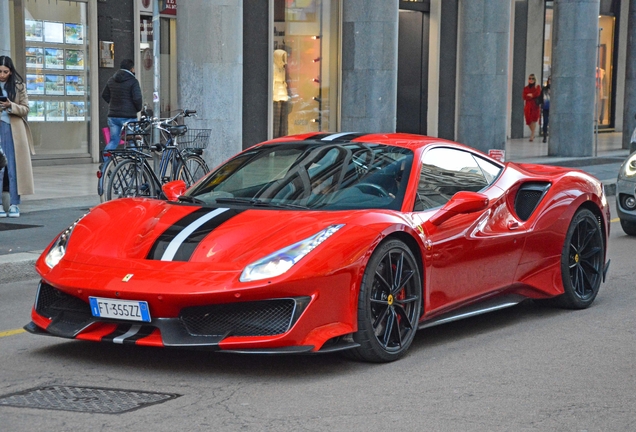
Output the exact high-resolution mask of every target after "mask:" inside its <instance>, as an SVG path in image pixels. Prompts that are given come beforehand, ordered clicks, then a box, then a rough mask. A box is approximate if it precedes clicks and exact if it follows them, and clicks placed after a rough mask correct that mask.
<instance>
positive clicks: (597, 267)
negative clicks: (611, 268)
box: [557, 209, 605, 309]
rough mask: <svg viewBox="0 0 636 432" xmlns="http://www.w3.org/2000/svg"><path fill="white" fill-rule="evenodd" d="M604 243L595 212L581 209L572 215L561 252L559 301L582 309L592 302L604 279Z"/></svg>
mask: <svg viewBox="0 0 636 432" xmlns="http://www.w3.org/2000/svg"><path fill="white" fill-rule="evenodd" d="M604 260H605V247H604V240H603V233H602V232H601V226H600V224H599V221H598V220H597V219H596V216H594V213H592V212H591V211H589V210H587V209H581V210H579V211H578V212H576V214H575V215H574V218H573V219H572V222H570V227H569V228H568V231H567V234H566V236H565V243H564V245H563V251H562V253H561V277H562V281H563V288H564V291H565V292H564V293H563V294H562V295H561V296H560V297H558V298H557V301H558V304H559V305H560V306H562V307H565V308H568V309H584V308H586V307H588V306H590V305H591V304H592V302H593V301H594V299H595V298H596V295H597V294H598V291H599V288H600V286H601V281H602V279H603V265H604Z"/></svg>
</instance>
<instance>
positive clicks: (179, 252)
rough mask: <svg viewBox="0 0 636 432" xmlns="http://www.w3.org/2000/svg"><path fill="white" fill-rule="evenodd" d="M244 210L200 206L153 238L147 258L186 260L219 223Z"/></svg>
mask: <svg viewBox="0 0 636 432" xmlns="http://www.w3.org/2000/svg"><path fill="white" fill-rule="evenodd" d="M243 211H245V210H236V209H229V208H218V209H214V210H211V209H209V208H201V209H198V210H195V211H194V212H192V213H190V214H189V215H187V216H185V217H184V218H182V219H180V220H179V221H177V222H176V223H175V224H174V225H172V226H171V227H170V228H168V229H167V230H166V231H165V232H164V233H163V234H161V235H160V236H159V238H157V240H155V243H154V244H153V245H152V247H151V248H150V252H149V253H148V257H147V258H148V259H153V260H161V261H188V260H189V259H190V257H191V256H192V253H193V252H194V250H195V249H196V247H197V246H198V245H199V243H201V240H203V239H204V238H205V237H207V235H208V234H210V233H211V232H212V231H213V230H214V229H216V228H217V227H218V226H219V225H221V224H222V223H224V222H226V221H227V220H229V219H231V218H233V217H234V216H236V215H237V214H239V213H242V212H243Z"/></svg>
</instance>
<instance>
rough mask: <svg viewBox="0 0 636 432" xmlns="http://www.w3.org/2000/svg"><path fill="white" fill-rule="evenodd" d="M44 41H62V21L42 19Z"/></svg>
mask: <svg viewBox="0 0 636 432" xmlns="http://www.w3.org/2000/svg"><path fill="white" fill-rule="evenodd" d="M44 42H49V43H60V44H61V43H64V23H61V22H53V21H44Z"/></svg>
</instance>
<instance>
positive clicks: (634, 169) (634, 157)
mask: <svg viewBox="0 0 636 432" xmlns="http://www.w3.org/2000/svg"><path fill="white" fill-rule="evenodd" d="M634 176H636V152H634V153H632V154H630V155H629V157H628V158H627V160H626V161H625V162H624V163H623V165H622V166H621V172H620V174H619V177H634Z"/></svg>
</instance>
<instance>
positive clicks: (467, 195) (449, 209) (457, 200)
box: [428, 191, 489, 226]
mask: <svg viewBox="0 0 636 432" xmlns="http://www.w3.org/2000/svg"><path fill="white" fill-rule="evenodd" d="M488 201H489V200H488V197H487V196H486V195H484V194H480V193H478V192H467V191H461V192H457V193H456V194H455V195H453V197H452V198H451V199H450V201H448V202H447V203H446V204H444V206H443V207H442V208H441V209H439V210H438V211H437V213H435V214H434V215H433V216H431V218H430V219H429V220H428V221H429V222H430V223H432V224H433V225H435V226H438V225H441V224H443V223H444V222H446V221H447V220H449V219H450V218H452V217H454V216H457V215H459V214H466V213H473V212H478V211H480V210H484V209H485V208H486V207H488Z"/></svg>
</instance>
